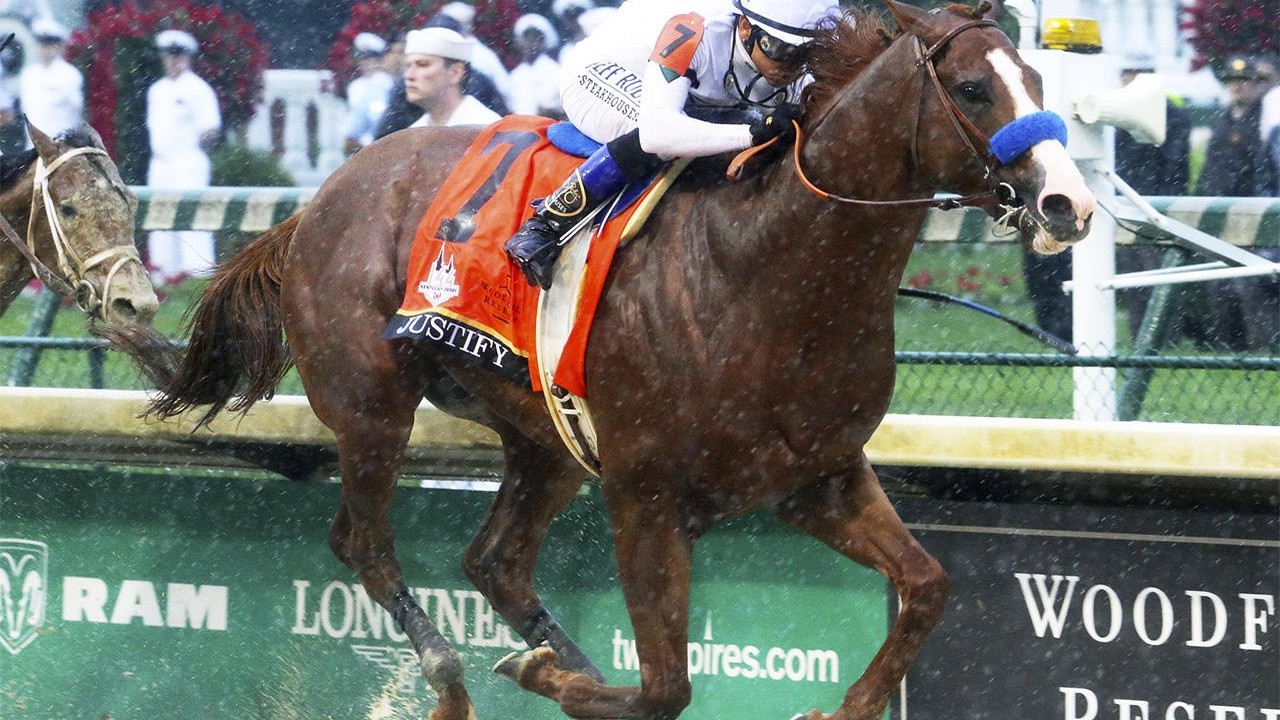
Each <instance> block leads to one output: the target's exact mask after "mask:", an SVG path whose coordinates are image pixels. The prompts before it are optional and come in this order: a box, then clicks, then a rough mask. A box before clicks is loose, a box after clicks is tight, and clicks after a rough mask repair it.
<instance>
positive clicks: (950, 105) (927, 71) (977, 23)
mask: <svg viewBox="0 0 1280 720" xmlns="http://www.w3.org/2000/svg"><path fill="white" fill-rule="evenodd" d="M982 27H995V28H999V27H1000V26H999V24H998V23H996V22H995V21H993V20H970V21H968V22H965V23H961V24H960V25H957V26H955V27H954V28H951V30H949V31H948V32H947V33H946V34H945V35H943V36H942V37H941V38H939V39H938V41H937V42H935V43H934V44H933V45H931V46H929V47H927V48H926V47H925V45H924V42H923V41H922V40H920V38H919V37H916V36H914V35H913V36H912V39H913V40H914V41H915V45H914V49H915V55H916V61H915V64H916V67H918V68H921V69H922V70H923V73H924V75H927V76H928V77H929V80H930V82H931V84H932V85H933V88H934V91H935V92H936V93H937V95H938V98H939V100H940V101H941V102H942V106H943V107H944V108H946V111H947V119H948V120H950V121H951V126H952V128H953V129H954V130H955V131H956V134H958V135H959V136H960V138H961V139H962V140H963V141H964V144H965V146H966V147H968V148H969V152H970V153H971V154H972V155H973V157H974V158H976V159H977V160H978V161H979V162H981V163H982V165H983V167H984V168H985V172H984V177H985V178H990V177H991V175H992V173H994V172H995V169H996V168H997V167H998V166H999V162H998V161H997V159H996V158H995V156H994V155H993V154H992V153H991V152H990V151H989V150H985V149H983V150H980V149H979V147H982V148H986V147H988V146H989V144H990V139H989V138H988V137H987V136H986V134H985V133H983V132H982V130H980V129H979V128H978V127H977V126H976V125H974V124H973V121H971V120H970V119H969V118H968V116H966V115H965V114H964V112H963V111H962V110H961V109H960V108H959V107H958V106H957V105H956V103H955V101H954V100H952V99H951V96H950V95H948V94H947V91H946V89H945V88H944V87H943V86H942V80H941V79H939V78H938V69H937V66H936V65H935V60H934V58H935V56H936V55H937V54H938V53H939V52H941V51H942V50H943V49H944V48H945V47H946V46H947V44H948V43H950V42H951V41H952V40H953V39H955V37H956V36H957V35H959V34H960V33H962V32H964V31H966V30H971V29H973V28H982ZM916 87H917V90H916V94H917V96H918V101H917V103H916V105H917V107H920V108H923V104H924V89H923V79H921V81H920V82H919V83H917V86H916ZM835 104H836V103H832V106H834V105H835ZM919 121H920V114H919V112H917V114H916V115H915V117H914V118H913V120H912V128H911V160H912V162H913V163H914V164H915V166H916V167H919V166H920V159H919V153H918V151H917V145H918V138H919ZM1014 122H1015V123H1016V122H1017V121H1016V120H1015V121H1014ZM792 123H793V125H794V127H795V131H796V139H795V142H794V143H793V148H792V152H793V159H794V165H795V172H796V177H797V178H798V179H799V181H800V184H801V185H803V186H804V187H805V188H806V189H807V190H809V191H810V192H812V193H813V194H814V195H817V196H818V197H820V198H822V199H823V200H827V201H829V202H837V203H844V204H849V205H866V206H877V207H933V208H939V209H942V210H952V209H955V208H959V207H963V206H966V205H982V204H990V198H996V199H997V202H998V203H999V205H1000V207H1001V208H1003V209H1004V210H1005V214H1004V217H1003V218H1001V223H1002V224H1007V223H1008V221H1009V220H1010V218H1011V217H1012V216H1013V215H1014V214H1015V213H1018V212H1021V211H1022V210H1023V209H1024V205H1023V203H1022V202H1021V201H1020V200H1019V199H1018V198H1017V196H1016V193H1015V192H1014V190H1013V188H1012V187H1011V186H1010V185H1008V184H1007V183H1000V184H999V185H998V186H997V187H995V188H992V189H991V190H987V191H984V192H981V193H976V194H973V195H965V196H962V197H954V198H933V197H928V198H910V199H906V200H864V199H861V198H852V197H845V196H843V195H837V194H835V193H832V192H828V191H826V190H823V189H822V188H819V187H818V186H817V185H815V184H814V183H813V181H812V180H810V179H809V177H808V176H807V175H806V174H805V172H804V166H803V165H802V164H801V161H800V155H801V152H802V151H803V149H804V134H803V132H802V131H801V128H800V124H799V123H798V122H796V121H794V120H793V121H792ZM765 147H767V144H766V145H760V146H757V147H756V148H751V149H750V150H748V151H745V152H744V153H742V154H741V155H740V156H739V157H738V158H735V160H734V163H733V164H732V165H731V166H730V171H729V172H730V177H736V174H738V173H740V172H741V166H742V164H743V163H745V161H746V160H747V159H748V158H749V154H751V155H753V154H755V152H758V151H759V150H763V149H764V148H765ZM984 201H986V202H984Z"/></svg>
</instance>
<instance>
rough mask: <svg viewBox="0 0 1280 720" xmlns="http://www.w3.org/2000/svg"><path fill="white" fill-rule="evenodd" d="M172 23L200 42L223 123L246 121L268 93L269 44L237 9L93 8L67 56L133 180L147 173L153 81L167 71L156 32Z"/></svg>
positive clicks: (173, 0) (200, 70)
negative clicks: (264, 78)
mask: <svg viewBox="0 0 1280 720" xmlns="http://www.w3.org/2000/svg"><path fill="white" fill-rule="evenodd" d="M169 29H175V30H184V31H186V32H189V33H191V34H192V35H193V36H194V37H195V38H196V40H197V42H199V43H200V52H199V54H198V55H196V58H195V62H194V64H193V68H192V69H193V70H194V71H195V73H196V74H197V75H199V76H201V77H202V78H204V79H205V80H206V81H207V82H208V83H209V84H210V85H211V86H213V90H214V92H215V93H216V94H217V96H218V104H219V106H220V108H221V110H222V124H223V127H225V128H228V129H232V130H235V129H239V128H242V127H244V126H245V125H246V124H247V123H248V122H249V120H250V119H251V118H252V117H253V114H254V110H255V108H256V107H257V104H258V103H259V102H260V101H261V99H262V73H263V71H264V70H266V68H267V48H266V45H265V44H263V42H262V41H261V40H260V39H259V38H258V33H257V30H255V28H254V26H253V25H250V24H249V23H248V22H246V21H245V20H244V19H243V18H242V17H241V16H240V15H239V14H238V13H234V12H226V11H224V10H222V9H221V8H219V7H215V6H212V5H200V4H196V3H192V2H190V0H154V1H152V2H147V3H145V7H142V6H139V4H138V3H137V2H133V1H132V0H130V1H129V2H125V3H123V4H121V5H116V6H106V7H103V8H100V9H98V10H96V11H94V12H93V13H91V14H90V15H89V17H88V19H87V21H86V22H85V25H84V27H82V28H80V29H79V30H76V31H75V32H74V33H72V35H71V38H70V42H69V43H68V49H69V55H70V59H71V62H72V63H73V64H75V65H76V66H77V67H79V68H80V71H81V72H83V73H84V76H85V88H86V98H85V105H86V112H87V115H88V121H89V124H90V125H92V126H93V127H94V129H96V130H97V131H98V133H99V134H101V135H102V139H103V141H104V142H105V143H106V145H107V149H108V150H109V151H111V154H112V156H113V157H116V158H117V159H118V160H119V161H120V167H121V172H122V174H123V175H124V176H125V179H126V180H128V181H129V182H140V181H141V180H142V179H143V178H145V176H146V167H145V165H144V164H142V159H144V158H146V157H147V135H146V94H147V88H148V87H150V86H151V83H153V82H155V81H156V80H157V79H159V78H160V77H161V76H162V75H163V74H164V69H163V65H162V64H161V62H160V53H159V51H158V50H157V49H156V46H155V36H156V33H159V32H160V31H162V30H169ZM139 165H141V169H140V172H141V174H140V175H139V167H138V166H139Z"/></svg>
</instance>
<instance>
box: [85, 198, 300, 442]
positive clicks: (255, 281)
mask: <svg viewBox="0 0 1280 720" xmlns="http://www.w3.org/2000/svg"><path fill="white" fill-rule="evenodd" d="M300 218H301V213H296V214H294V215H293V216H291V217H290V218H289V219H287V220H285V221H284V222H282V223H280V224H279V225H276V226H275V227H273V228H271V229H270V230H268V231H266V232H265V233H263V234H262V235H260V236H258V237H257V238H256V239H255V240H254V241H253V242H251V243H249V244H248V245H246V246H245V247H244V248H243V249H242V250H241V251H240V252H238V253H237V254H236V255H235V256H234V257H232V258H231V259H230V260H228V261H226V262H225V263H223V264H222V265H220V266H219V267H218V269H217V271H216V272H215V273H214V275H213V280H212V281H211V282H210V283H209V287H208V288H206V289H205V291H204V294H203V295H201V297H200V299H199V301H198V302H197V303H196V305H195V307H194V308H193V314H192V315H191V316H190V318H189V320H188V321H187V323H186V324H187V329H188V330H189V334H190V337H191V340H190V342H189V344H188V345H187V349H186V352H185V353H184V352H183V351H182V350H181V349H180V348H178V347H177V346H175V345H173V344H172V343H170V342H169V341H168V340H165V339H164V338H162V337H161V336H160V335H159V333H156V332H155V331H138V330H133V329H127V328H119V327H108V328H104V329H103V330H102V331H100V334H101V335H103V336H104V337H106V338H107V339H108V340H110V341H111V343H112V345H113V346H114V347H115V348H117V349H120V350H123V351H124V352H126V353H127V354H129V355H130V356H131V357H132V358H133V359H134V361H135V362H136V363H137V364H138V366H139V367H140V368H141V369H142V371H143V372H144V373H145V374H146V375H147V377H148V378H149V379H150V380H151V382H152V383H153V384H154V385H155V387H156V389H157V390H159V395H158V396H157V397H156V398H155V399H154V400H152V402H151V405H150V407H149V408H148V409H147V413H146V414H147V415H148V416H153V417H159V418H167V417H172V416H174V415H179V414H181V413H183V412H186V411H187V410H190V409H192V408H194V407H197V406H207V409H206V410H205V411H204V414H203V415H202V416H201V418H200V420H199V421H198V422H197V425H196V427H200V426H203V425H207V424H208V423H209V422H211V421H212V420H213V418H214V416H216V415H217V414H218V413H219V412H221V411H222V410H223V409H224V408H226V409H229V410H231V411H233V412H244V411H247V410H248V409H249V408H250V407H252V406H253V405H254V403H256V402H258V401H259V400H266V399H269V398H270V397H271V396H272V395H273V394H275V389H276V386H277V385H279V384H280V378H281V377H282V376H283V375H284V374H285V372H287V371H288V370H289V368H290V367H291V366H292V365H293V359H292V357H291V356H290V355H289V348H288V346H287V345H285V344H284V338H283V333H284V324H283V322H282V321H281V317H280V271H281V267H282V265H283V261H284V255H285V252H286V251H287V250H288V249H289V243H290V241H291V240H292V239H293V232H294V230H295V229H296V228H297V226H298V220H299V219H300Z"/></svg>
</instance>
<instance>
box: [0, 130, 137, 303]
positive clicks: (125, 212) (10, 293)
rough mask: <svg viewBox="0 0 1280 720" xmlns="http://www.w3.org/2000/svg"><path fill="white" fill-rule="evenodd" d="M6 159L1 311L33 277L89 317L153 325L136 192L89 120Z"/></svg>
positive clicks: (36, 137) (1, 199)
mask: <svg viewBox="0 0 1280 720" xmlns="http://www.w3.org/2000/svg"><path fill="white" fill-rule="evenodd" d="M28 129H29V131H30V134H31V141H32V144H33V145H34V146H35V147H34V148H33V149H32V150H28V151H27V152H25V153H20V154H17V155H13V156H8V157H5V158H4V160H3V163H0V217H2V218H3V221H2V222H0V315H3V314H4V311H5V310H7V309H8V308H9V305H10V304H11V303H12V302H13V300H14V298H16V297H17V296H18V293H19V292H21V291H22V288H24V287H26V286H27V283H29V282H30V281H31V279H32V278H33V277H38V278H39V279H40V280H41V281H42V282H44V284H45V285H46V286H48V287H50V288H52V289H53V290H55V291H57V292H58V293H59V294H61V295H63V296H64V297H66V298H68V299H71V300H75V301H76V303H77V304H79V305H80V307H81V308H83V309H84V311H85V312H86V313H88V314H89V316H90V317H91V318H94V319H97V320H101V321H105V322H112V323H126V324H133V323H139V324H142V325H149V324H150V322H151V319H152V317H153V316H154V315H155V313H156V306H157V301H156V294H155V290H154V289H153V288H152V287H151V282H150V280H148V278H147V272H146V269H145V268H144V267H143V265H142V260H141V259H140V258H139V257H138V249H137V248H136V247H135V246H134V244H133V236H134V217H135V215H136V213H137V209H138V200H137V198H136V197H134V195H133V193H132V192H130V191H129V188H128V187H127V186H125V184H124V182H123V181H122V180H121V179H120V173H119V172H118V171H117V170H116V165H115V163H114V162H112V161H111V158H110V156H108V155H107V151H106V150H105V149H104V148H103V145H102V139H101V138H100V137H98V133H96V132H94V130H93V129H92V128H90V127H89V126H88V125H82V126H80V127H79V128H76V129H73V130H69V131H67V132H65V133H62V134H59V135H58V136H56V137H53V138H50V137H49V136H47V135H45V134H44V133H43V132H41V131H40V130H39V129H38V128H35V127H30V126H28Z"/></svg>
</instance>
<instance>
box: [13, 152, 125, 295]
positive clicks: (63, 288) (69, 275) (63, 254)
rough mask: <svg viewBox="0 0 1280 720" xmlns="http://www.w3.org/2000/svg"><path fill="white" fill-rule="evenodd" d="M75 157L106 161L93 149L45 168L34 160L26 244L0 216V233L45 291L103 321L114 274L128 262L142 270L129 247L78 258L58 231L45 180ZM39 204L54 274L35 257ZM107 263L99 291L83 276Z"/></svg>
mask: <svg viewBox="0 0 1280 720" xmlns="http://www.w3.org/2000/svg"><path fill="white" fill-rule="evenodd" d="M79 155H103V156H107V157H110V156H108V155H107V152H106V151H105V150H102V149H101V148H96V147H82V148H74V149H72V150H68V151H67V152H65V153H63V154H62V155H59V156H58V157H57V158H56V159H55V160H54V161H53V162H51V163H49V165H48V167H46V166H45V164H44V159H43V158H40V157H37V158H36V162H35V178H34V180H33V182H32V185H31V212H30V213H29V216H28V220H27V240H26V242H25V243H23V241H22V239H21V238H19V237H18V233H17V231H15V230H14V229H13V225H11V224H10V223H9V220H8V219H7V218H5V217H4V216H3V215H0V233H3V234H4V236H5V239H7V240H8V241H9V242H10V243H11V244H13V246H14V247H16V248H17V249H18V251H19V252H21V253H22V255H23V257H25V258H26V259H27V262H28V263H30V265H31V272H32V273H34V274H35V276H36V277H37V278H39V279H40V282H42V283H44V284H45V286H46V287H48V288H49V289H51V290H53V291H54V292H56V293H58V294H59V295H62V296H63V297H66V298H69V299H71V300H73V301H75V303H76V304H77V305H79V306H80V308H81V309H83V310H84V311H85V312H86V313H88V314H89V315H91V316H95V317H99V318H103V319H105V315H104V314H102V313H101V312H100V311H101V310H102V308H103V307H104V306H106V305H107V301H108V300H109V297H110V294H111V286H112V281H113V280H115V277H116V274H117V273H118V272H119V271H120V269H121V268H122V267H124V266H125V265H126V264H127V263H130V262H136V263H138V265H139V267H142V266H143V265H142V258H141V257H140V256H139V255H138V249H137V248H136V247H135V246H133V245H132V244H130V245H118V246H115V247H111V248H107V249H106V250H102V251H101V252H97V253H94V254H93V255H91V256H89V257H87V258H81V257H80V255H79V254H78V253H77V252H76V251H75V249H74V248H73V247H72V246H71V244H70V243H69V242H68V241H67V235H66V233H65V232H64V231H63V229H62V221H61V219H60V218H59V216H58V212H57V209H56V207H55V205H54V202H53V196H52V195H51V194H50V191H49V178H50V177H51V176H52V175H53V173H54V172H56V171H57V170H58V168H60V167H62V165H64V164H65V163H66V162H67V161H68V160H70V159H71V158H74V157H76V156H79ZM40 203H43V204H44V216H45V218H46V220H47V222H48V223H49V236H50V238H51V239H52V242H53V248H54V251H55V252H56V253H57V266H58V273H55V272H54V271H53V270H52V269H50V268H49V266H48V265H46V264H45V263H44V262H42V261H41V260H40V258H39V257H38V256H37V255H36V245H35V229H36V218H37V216H38V213H37V205H39V204H40ZM107 263H111V265H110V269H108V270H107V277H106V280H105V281H104V282H103V285H102V290H99V289H98V287H97V286H95V285H94V284H93V283H92V282H91V281H90V280H89V279H88V277H87V276H88V273H89V271H91V270H93V269H94V268H96V267H98V266H100V265H105V264H107ZM59 273H60V274H59Z"/></svg>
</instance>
